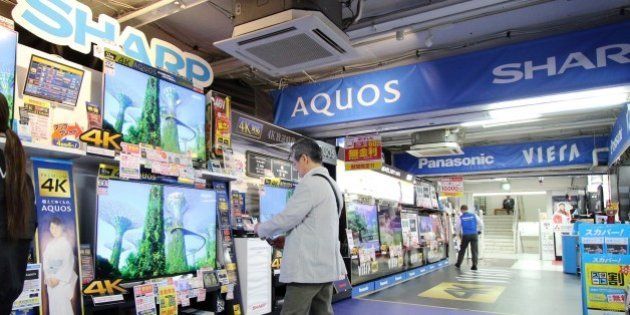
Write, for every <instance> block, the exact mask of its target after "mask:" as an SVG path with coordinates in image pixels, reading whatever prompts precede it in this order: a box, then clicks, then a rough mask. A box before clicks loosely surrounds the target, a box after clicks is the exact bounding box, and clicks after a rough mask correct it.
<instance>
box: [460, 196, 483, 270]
mask: <svg viewBox="0 0 630 315" xmlns="http://www.w3.org/2000/svg"><path fill="white" fill-rule="evenodd" d="M460 210H461V212H462V214H461V216H460V217H459V220H457V221H456V224H455V232H456V233H457V234H458V235H459V236H460V238H461V240H462V242H461V247H460V248H459V253H458V255H457V263H456V264H455V267H457V268H460V267H461V266H462V262H463V261H464V255H465V254H466V249H467V248H468V244H470V247H471V251H472V268H470V269H471V270H477V262H478V256H479V234H481V231H483V221H481V218H480V217H479V216H478V215H477V214H476V213H470V212H468V206H467V205H463V206H462V207H461V209H460Z"/></svg>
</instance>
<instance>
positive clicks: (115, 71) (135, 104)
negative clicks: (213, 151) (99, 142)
mask: <svg viewBox="0 0 630 315" xmlns="http://www.w3.org/2000/svg"><path fill="white" fill-rule="evenodd" d="M140 65H141V64H140V63H138V68H137V69H136V68H132V67H127V66H125V65H122V64H119V63H114V64H113V66H112V68H111V69H107V71H104V79H103V80H104V84H105V88H104V93H103V94H104V96H103V104H104V106H103V108H104V109H103V112H104V116H103V125H104V127H105V129H110V130H113V131H115V132H117V133H120V134H122V135H123V137H122V138H123V141H124V142H128V143H135V144H139V143H144V144H150V145H153V146H157V147H161V148H162V149H163V150H164V151H167V152H173V153H184V154H187V155H188V156H190V157H191V158H193V159H199V160H205V159H206V134H205V111H206V109H205V107H206V100H205V96H204V95H203V94H202V93H198V92H196V91H194V90H191V89H188V88H186V87H183V86H181V85H178V84H174V83H171V82H169V81H167V80H164V79H159V78H158V77H157V76H155V75H157V74H158V72H157V70H156V69H153V68H141V67H140ZM140 69H145V70H147V72H149V73H153V74H149V73H147V72H144V71H141V70H140Z"/></svg>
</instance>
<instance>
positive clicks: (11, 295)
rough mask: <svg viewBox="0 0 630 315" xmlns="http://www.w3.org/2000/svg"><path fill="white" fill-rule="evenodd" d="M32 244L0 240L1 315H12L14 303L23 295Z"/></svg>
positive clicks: (25, 241) (23, 241)
mask: <svg viewBox="0 0 630 315" xmlns="http://www.w3.org/2000/svg"><path fill="white" fill-rule="evenodd" d="M30 244H31V242H30V241H27V240H18V241H9V240H4V239H0V284H2V289H0V315H7V314H10V313H11V308H12V306H13V301H15V299H17V297H18V296H19V295H20V293H22V286H23V285H24V276H25V275H26V262H27V259H28V250H29V248H30Z"/></svg>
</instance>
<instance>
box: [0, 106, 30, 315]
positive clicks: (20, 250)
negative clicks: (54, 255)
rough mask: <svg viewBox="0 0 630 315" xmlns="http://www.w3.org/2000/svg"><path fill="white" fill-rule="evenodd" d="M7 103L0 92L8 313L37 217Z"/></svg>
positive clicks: (1, 223) (1, 266) (1, 262)
mask: <svg viewBox="0 0 630 315" xmlns="http://www.w3.org/2000/svg"><path fill="white" fill-rule="evenodd" d="M9 117H10V116H9V105H8V102H7V99H6V98H5V97H4V95H2V94H0V135H2V136H4V137H5V138H6V144H5V147H4V151H2V150H0V283H2V289H1V290H0V315H8V314H10V313H11V308H12V307H13V302H14V301H15V299H17V297H18V296H19V295H20V293H21V292H22V286H23V285H24V277H25V275H26V263H27V259H28V252H29V249H30V244H31V241H32V240H33V237H34V235H35V227H36V225H37V222H36V220H37V217H36V214H35V199H34V191H33V183H32V182H31V179H30V177H28V175H27V174H26V154H25V153H24V148H22V143H21V142H20V139H19V138H18V136H17V135H16V134H15V133H14V132H13V131H11V129H10V128H9Z"/></svg>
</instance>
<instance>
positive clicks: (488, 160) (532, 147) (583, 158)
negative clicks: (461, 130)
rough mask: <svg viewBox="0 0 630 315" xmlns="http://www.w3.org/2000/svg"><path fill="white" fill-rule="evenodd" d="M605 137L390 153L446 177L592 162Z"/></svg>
mask: <svg viewBox="0 0 630 315" xmlns="http://www.w3.org/2000/svg"><path fill="white" fill-rule="evenodd" d="M608 140H609V139H608V137H581V138H573V139H565V140H549V141H540V142H527V143H514V144H504V145H494V146H479V147H465V148H464V154H461V155H451V156H439V157H429V158H416V157H414V156H412V155H410V154H407V153H401V154H396V155H394V166H396V167H398V168H401V169H403V170H406V171H408V172H410V173H413V174H416V175H422V176H443V175H444V176H448V175H461V174H475V173H486V172H496V171H509V170H521V169H536V168H562V167H571V166H588V165H592V164H593V152H594V150H595V149H598V148H606V147H607V146H608Z"/></svg>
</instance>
